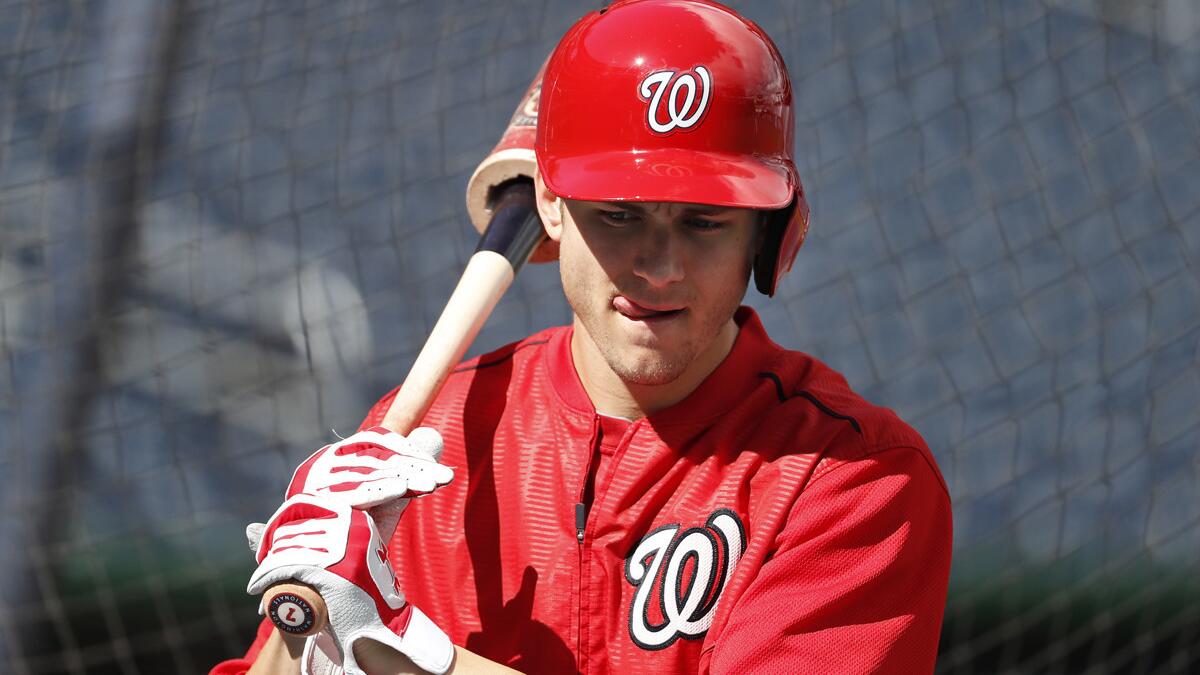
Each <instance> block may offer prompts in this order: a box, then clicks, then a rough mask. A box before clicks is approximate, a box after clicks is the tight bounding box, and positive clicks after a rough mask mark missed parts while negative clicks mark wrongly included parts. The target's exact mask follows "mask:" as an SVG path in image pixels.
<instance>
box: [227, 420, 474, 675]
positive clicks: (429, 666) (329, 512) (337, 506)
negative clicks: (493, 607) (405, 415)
mask: <svg viewBox="0 0 1200 675" xmlns="http://www.w3.org/2000/svg"><path fill="white" fill-rule="evenodd" d="M347 440H349V439H347ZM246 533H247V537H248V538H249V540H250V547H251V548H252V549H254V550H256V551H257V555H256V559H257V560H258V563H259V565H258V568H257V569H256V570H254V574H253V575H252V576H251V577H250V583H249V584H248V585H247V587H246V591H247V592H248V593H250V594H251V595H261V594H262V593H263V592H265V591H266V590H267V589H268V588H269V587H270V586H272V585H274V584H276V583H280V582H283V581H288V580H292V579H295V580H297V581H300V582H302V583H305V584H308V585H309V586H312V587H313V588H315V589H316V590H317V592H318V593H320V594H321V597H322V598H323V599H324V600H325V604H326V606H327V608H328V613H329V625H328V626H327V627H326V628H325V631H324V632H325V633H327V636H326V637H327V638H328V639H326V640H324V641H325V642H326V643H332V645H333V646H334V647H335V648H336V650H337V654H336V657H337V661H338V662H340V664H341V666H342V668H343V669H344V670H345V672H346V673H349V674H350V675H365V673H363V670H362V669H361V668H360V667H359V665H358V662H357V660H356V659H355V657H354V643H355V642H357V641H358V640H361V639H363V638H369V639H371V640H375V641H377V642H380V643H382V644H385V645H387V646H389V647H391V648H392V649H395V650H396V651H398V652H400V653H402V654H404V655H405V656H407V657H408V658H409V659H410V660H412V662H413V663H414V664H416V665H417V666H418V667H420V668H422V669H424V670H427V671H429V672H431V673H439V674H441V673H445V672H446V671H447V670H449V668H450V666H451V664H452V663H453V662H454V645H453V644H451V642H450V638H449V637H447V636H446V634H445V633H444V632H442V630H441V629H440V628H438V627H437V625H436V624H434V623H433V621H431V620H430V619H429V618H428V617H426V616H425V614H424V613H422V612H421V611H420V610H419V609H417V608H416V607H413V606H412V605H410V604H408V603H406V602H405V600H404V595H403V594H402V593H401V592H400V586H399V584H398V583H397V581H396V576H395V573H394V572H393V570H392V566H391V563H389V561H388V557H387V548H386V547H385V546H384V543H383V540H382V539H381V538H380V536H379V531H378V530H377V529H376V527H375V523H374V522H373V521H372V520H371V518H370V516H368V515H367V514H366V512H364V511H360V510H358V509H354V508H351V506H350V505H349V504H348V503H346V502H344V501H341V500H338V499H336V498H332V497H328V496H316V495H308V494H298V495H295V496H292V497H290V498H289V499H288V500H287V501H285V502H284V503H283V505H282V506H280V507H279V510H278V511H276V512H275V515H273V516H271V519H270V521H268V522H267V524H266V526H265V528H264V527H262V526H261V525H251V526H250V527H248V528H247V529H246ZM312 640H317V641H320V640H321V638H319V637H318V638H312V639H311V640H310V643H311V642H312ZM309 646H310V647H311V646H312V645H311V644H310V645H309ZM308 651H310V650H309V649H306V652H308ZM306 661H307V659H306Z"/></svg>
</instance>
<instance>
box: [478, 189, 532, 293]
mask: <svg viewBox="0 0 1200 675" xmlns="http://www.w3.org/2000/svg"><path fill="white" fill-rule="evenodd" d="M494 194H495V200H494V202H493V203H494V204H495V206H493V207H492V219H491V221H489V222H488V226H487V229H485V230H484V231H483V236H481V237H480V238H479V245H478V246H476V247H475V252H476V253H478V252H480V251H493V252H495V253H499V254H500V255H502V256H504V258H505V259H506V260H508V263H509V264H510V265H512V268H513V272H514V273H516V272H519V271H520V270H521V267H522V266H523V265H524V264H525V262H526V261H527V260H529V256H530V255H532V254H533V251H534V249H536V248H537V246H538V244H540V243H541V242H542V239H543V238H544V237H545V236H546V231H545V230H544V229H543V228H542V221H541V219H540V218H538V213H537V201H536V200H535V199H534V194H533V181H532V180H530V179H528V178H523V177H522V178H515V179H513V180H510V181H506V182H504V183H502V184H500V185H498V186H496V188H495V193H494Z"/></svg>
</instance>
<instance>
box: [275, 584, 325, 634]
mask: <svg viewBox="0 0 1200 675" xmlns="http://www.w3.org/2000/svg"><path fill="white" fill-rule="evenodd" d="M263 607H264V609H266V612H267V618H269V619H270V620H271V623H273V624H275V627H276V628H278V629H279V630H281V631H283V632H284V634H285V635H289V636H291V637H297V638H306V637H309V636H310V635H313V634H315V633H317V632H319V631H320V630H321V629H322V628H324V627H325V624H326V622H327V621H328V620H329V610H328V608H327V607H326V606H325V601H324V600H322V599H321V595H320V594H319V593H317V589H315V588H313V587H312V586H308V585H306V584H300V583H294V582H286V583H282V584H275V585H274V586H272V587H270V588H269V589H267V592H266V593H264V594H263Z"/></svg>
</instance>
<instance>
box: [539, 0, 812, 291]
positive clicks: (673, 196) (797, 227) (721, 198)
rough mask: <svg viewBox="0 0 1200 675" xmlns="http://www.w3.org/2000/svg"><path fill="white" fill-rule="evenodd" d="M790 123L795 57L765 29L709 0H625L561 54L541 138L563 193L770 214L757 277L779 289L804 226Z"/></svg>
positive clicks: (545, 164)
mask: <svg viewBox="0 0 1200 675" xmlns="http://www.w3.org/2000/svg"><path fill="white" fill-rule="evenodd" d="M794 130H795V118H794V114H793V111H792V88H791V82H790V80H789V78H788V74H787V69H786V67H785V66H784V63H783V58H782V57H781V56H780V55H779V50H778V49H777V48H776V47H775V44H774V43H773V42H771V39H770V38H769V37H767V35H766V33H764V32H763V31H762V29H760V28H759V27H758V26H756V25H755V24H753V23H752V22H750V21H747V20H746V19H743V18H742V17H740V16H738V15H737V14H735V13H734V12H733V11H732V10H730V9H728V8H727V7H723V6H721V5H718V4H716V3H711V2H705V1H702V0H625V1H623V2H617V3H614V4H613V5H611V6H609V7H608V8H606V9H603V10H600V11H596V12H592V13H590V14H588V15H586V16H584V17H583V18H582V19H580V20H579V21H578V22H577V23H576V24H575V25H574V26H572V27H571V29H570V30H569V31H568V32H567V34H566V35H565V36H564V37H563V39H562V41H561V42H559V44H558V47H557V48H556V49H555V51H554V53H553V54H551V56H550V60H549V61H548V62H547V64H546V71H545V76H544V78H543V80H542V90H541V101H540V112H539V119H538V127H537V137H536V140H535V143H534V149H535V152H536V154H537V163H538V169H539V170H540V172H541V174H542V179H543V180H544V181H545V183H546V186H547V188H549V189H550V191H551V192H553V193H554V194H556V195H558V196H559V197H564V198H567V199H577V200H586V201H664V202H686V203H697V204H711V205H719V206H732V207H742V208H753V209H760V210H764V211H770V212H772V216H771V218H769V219H768V230H767V236H766V240H765V241H764V245H763V248H762V249H761V250H760V252H759V254H758V258H757V259H756V260H755V264H754V278H755V285H756V286H757V288H758V289H759V290H760V291H762V292H763V293H765V294H767V295H773V294H774V293H775V289H776V287H777V286H778V283H779V279H780V277H782V276H783V274H784V273H785V272H787V271H788V270H789V269H790V268H791V266H792V261H793V260H794V259H795V257H796V252H797V251H798V250H799V248H800V245H801V243H803V241H804V236H805V234H806V232H807V230H808V212H809V211H808V204H807V202H806V201H805V199H804V188H803V187H802V186H801V184H800V177H799V175H798V173H797V172H796V165H795V160H794V152H795V140H794V136H795V131H794Z"/></svg>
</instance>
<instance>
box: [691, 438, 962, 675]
mask: <svg viewBox="0 0 1200 675" xmlns="http://www.w3.org/2000/svg"><path fill="white" fill-rule="evenodd" d="M951 538H952V530H951V513H950V498H949V495H948V494H947V492H946V488H945V485H944V483H943V482H942V480H941V477H940V474H939V473H938V471H937V469H936V468H935V467H934V466H933V465H931V464H930V462H929V460H928V459H927V456H926V455H925V454H923V453H922V452H921V451H920V450H917V449H914V448H892V449H888V450H883V451H880V452H877V453H874V454H872V455H870V456H868V457H867V458H865V459H860V460H855V461H852V462H845V463H841V464H838V465H836V466H833V467H831V468H827V469H826V468H824V467H822V468H821V469H820V470H819V471H818V473H817V474H814V477H813V478H812V479H811V481H810V482H809V484H808V486H807V487H806V488H805V489H804V491H803V492H802V493H801V494H800V496H799V497H798V498H797V501H796V503H795V507H794V510H793V511H792V517H791V518H790V520H789V522H788V524H787V525H786V526H785V527H784V529H783V531H782V533H781V535H780V537H779V541H778V546H777V549H776V551H775V554H774V555H773V556H772V557H770V558H769V559H768V560H767V561H766V562H765V563H764V564H763V565H762V567H761V569H760V571H759V574H758V575H757V576H756V577H755V580H754V581H753V582H752V583H751V584H750V586H749V587H748V588H747V591H746V592H745V593H744V594H743V595H742V596H741V597H740V598H739V600H738V602H737V604H736V605H735V607H734V608H733V609H732V610H731V612H730V616H729V620H728V622H727V623H726V625H725V630H724V631H723V632H722V634H721V635H720V636H719V637H718V638H717V640H715V641H714V644H713V647H712V648H711V650H710V651H708V652H706V654H705V655H704V656H702V659H701V671H702V672H704V671H708V672H712V673H748V672H791V673H866V672H870V673H921V672H925V673H928V672H932V670H933V666H934V660H935V658H936V655H937V644H938V637H939V634H940V631H941V624H942V614H943V612H944V609H945V602H946V589H947V585H948V582H949V575H950V550H951Z"/></svg>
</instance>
